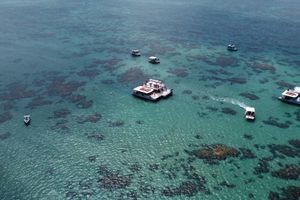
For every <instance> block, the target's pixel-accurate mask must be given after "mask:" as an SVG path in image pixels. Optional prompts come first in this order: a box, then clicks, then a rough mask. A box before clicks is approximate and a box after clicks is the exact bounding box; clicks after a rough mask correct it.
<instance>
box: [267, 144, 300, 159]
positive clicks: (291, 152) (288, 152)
mask: <svg viewBox="0 0 300 200" xmlns="http://www.w3.org/2000/svg"><path fill="white" fill-rule="evenodd" d="M268 147H269V149H270V152H271V153H272V154H273V156H274V157H282V155H284V156H287V157H292V158H294V157H298V156H299V155H300V150H299V149H297V148H293V147H291V146H289V145H284V144H269V145H268Z"/></svg>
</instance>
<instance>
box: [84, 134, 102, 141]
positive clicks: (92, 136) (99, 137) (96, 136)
mask: <svg viewBox="0 0 300 200" xmlns="http://www.w3.org/2000/svg"><path fill="white" fill-rule="evenodd" d="M87 138H89V139H93V140H96V141H102V140H104V135H103V134H102V133H97V132H95V133H93V134H88V135H87Z"/></svg>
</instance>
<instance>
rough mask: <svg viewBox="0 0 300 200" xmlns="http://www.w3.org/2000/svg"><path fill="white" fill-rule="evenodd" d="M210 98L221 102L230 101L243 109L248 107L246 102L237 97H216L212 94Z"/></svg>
mask: <svg viewBox="0 0 300 200" xmlns="http://www.w3.org/2000/svg"><path fill="white" fill-rule="evenodd" d="M210 98H211V99H212V100H214V101H219V102H226V103H230V104H232V105H237V106H239V107H241V108H243V109H246V107H248V106H247V105H246V104H245V103H244V102H241V101H239V100H236V99H232V98H228V97H214V96H210Z"/></svg>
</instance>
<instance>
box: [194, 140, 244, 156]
mask: <svg viewBox="0 0 300 200" xmlns="http://www.w3.org/2000/svg"><path fill="white" fill-rule="evenodd" d="M191 153H192V155H194V156H196V157H197V158H199V159H206V160H225V159H226V158H229V157H237V156H239V154H240V152H239V151H238V150H237V149H235V148H233V147H230V146H227V145H225V144H212V145H207V146H205V147H203V148H200V149H198V150H194V151H192V152H191Z"/></svg>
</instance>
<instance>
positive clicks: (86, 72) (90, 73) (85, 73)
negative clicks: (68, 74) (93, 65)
mask: <svg viewBox="0 0 300 200" xmlns="http://www.w3.org/2000/svg"><path fill="white" fill-rule="evenodd" d="M99 74H100V70H97V69H83V70H81V71H79V72H77V75H78V76H81V77H88V78H90V79H94V78H95V77H96V76H98V75H99Z"/></svg>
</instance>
